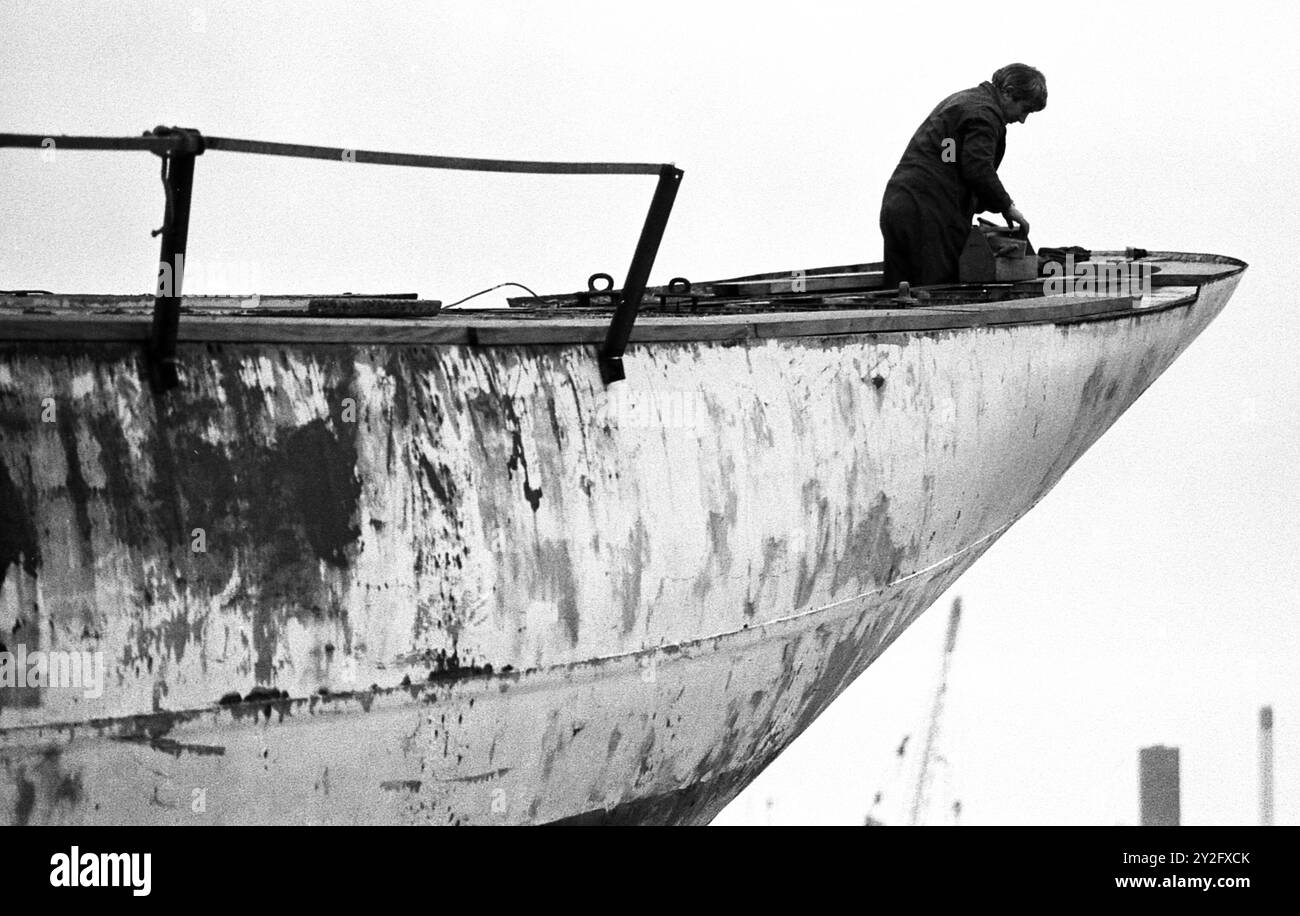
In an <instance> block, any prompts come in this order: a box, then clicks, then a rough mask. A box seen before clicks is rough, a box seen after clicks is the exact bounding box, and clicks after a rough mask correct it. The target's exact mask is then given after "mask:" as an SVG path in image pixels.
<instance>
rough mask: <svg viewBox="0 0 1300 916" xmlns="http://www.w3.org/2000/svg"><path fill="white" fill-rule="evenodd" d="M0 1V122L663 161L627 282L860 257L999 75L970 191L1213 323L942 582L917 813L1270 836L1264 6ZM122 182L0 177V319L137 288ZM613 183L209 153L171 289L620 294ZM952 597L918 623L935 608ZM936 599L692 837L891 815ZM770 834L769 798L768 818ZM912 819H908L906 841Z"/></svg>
mask: <svg viewBox="0 0 1300 916" xmlns="http://www.w3.org/2000/svg"><path fill="white" fill-rule="evenodd" d="M897 6H898V7H899V8H900V9H899V11H897V12H888V13H887V12H885V11H883V10H881V9H878V8H876V7H875V5H868V4H861V3H830V2H815V0H805V2H800V3H781V4H771V3H753V2H749V3H744V4H739V3H709V2H704V0H693V2H671V0H657V2H655V3H647V4H636V5H632V4H615V3H610V2H608V0H606V2H591V3H586V2H584V3H578V2H571V0H556V2H552V3H540V2H538V3H500V2H496V3H494V2H483V0H478V2H472V3H471V2H466V3H430V4H410V5H407V4H391V5H390V4H383V3H371V2H367V3H360V2H348V3H310V4H284V3H277V4H276V5H275V6H274V7H269V8H263V7H258V6H255V5H252V4H245V3H217V2H206V0H192V2H171V3H149V4H144V3H141V4H127V3H121V4H118V3H114V4H81V3H33V2H22V3H18V2H13V0H3V2H0V11H2V12H0V35H3V36H4V46H3V49H0V130H5V131H16V132H31V133H50V134H57V133H74V134H103V135H131V134H138V133H140V132H141V131H144V130H146V129H149V128H151V127H153V126H154V125H156V124H178V125H182V126H191V127H197V128H199V129H201V130H203V131H204V132H205V133H208V134H213V135H223V136H233V137H247V138H254V139H266V140H278V141H285V142H301V143H317V144H322V145H333V146H345V147H354V148H363V149H383V150H397V151H406V152H421V153H434V154H443V155H466V156H485V157H501V158H536V159H582V160H606V159H608V160H630V161H672V162H675V163H676V164H677V165H678V166H680V167H681V168H683V169H684V170H685V172H686V175H685V178H684V180H683V183H682V186H681V190H680V193H679V196H678V202H677V205H676V208H675V210H674V213H673V217H672V221H671V223H670V225H669V228H668V233H667V236H666V238H665V241H664V245H663V247H662V249H661V252H660V257H659V261H658V263H657V266H656V270H655V273H654V276H653V278H652V279H653V280H655V281H656V282H664V281H666V280H667V279H668V278H669V277H672V276H677V275H681V276H686V277H689V278H692V279H700V280H703V279H710V278H717V277H721V276H727V275H735V274H740V273H748V272H756V271H767V270H780V269H789V268H801V267H814V266H818V265H827V264H840V263H851V262H857V261H867V260H877V259H879V257H880V255H881V242H880V236H879V232H878V229H877V228H876V226H877V222H876V220H877V213H878V209H879V201H880V196H881V193H882V191H883V188H884V183H885V181H886V179H887V178H888V176H889V174H890V172H891V171H892V169H893V167H894V165H895V164H896V162H897V160H898V157H899V155H900V154H901V152H902V150H903V147H904V145H905V144H906V141H907V139H908V137H909V136H910V135H911V133H912V131H913V130H914V129H915V128H916V126H917V124H918V123H919V122H920V120H921V119H922V118H923V117H924V115H925V114H926V113H927V112H929V110H930V109H931V108H932V107H933V106H934V105H935V103H937V102H938V101H939V100H940V99H941V98H943V97H944V96H945V95H947V94H949V93H951V92H953V91H956V90H958V89H962V88H966V87H968V86H972V85H975V84H976V83H978V82H980V81H982V80H984V79H987V78H988V77H989V75H990V74H991V73H992V72H993V70H994V69H996V68H997V67H999V66H1001V65H1003V64H1006V63H1010V62H1012V61H1023V62H1025V63H1029V64H1033V65H1035V66H1037V67H1039V68H1040V69H1042V70H1043V71H1044V72H1045V74H1046V76H1047V82H1048V89H1049V104H1048V108H1047V110H1046V111H1044V112H1042V113H1039V114H1035V115H1031V116H1030V118H1029V121H1028V123H1027V124H1026V125H1012V126H1011V127H1010V128H1009V131H1008V133H1009V138H1008V152H1007V155H1006V159H1005V161H1004V163H1003V166H1002V169H1001V173H1000V174H1001V176H1002V178H1003V181H1004V183H1005V184H1006V186H1007V188H1008V190H1009V191H1010V193H1011V195H1012V196H1013V197H1014V198H1015V200H1016V202H1017V204H1018V206H1019V207H1020V209H1021V210H1022V211H1023V212H1024V213H1025V215H1026V217H1027V218H1028V219H1029V220H1030V222H1031V223H1032V225H1033V239H1034V242H1035V243H1036V244H1037V245H1040V246H1042V245H1072V244H1077V245H1082V246H1084V247H1088V248H1117V247H1118V248H1122V247H1124V246H1126V245H1136V246H1142V247H1147V248H1152V249H1172V250H1181V251H1202V252H1214V253H1220V254H1227V255H1232V256H1235V257H1239V258H1243V259H1245V260H1246V261H1248V262H1250V264H1251V268H1250V270H1249V271H1248V272H1247V274H1246V276H1245V278H1244V279H1243V281H1242V283H1241V285H1240V287H1239V289H1238V291H1237V294H1236V296H1235V297H1234V299H1233V300H1232V302H1231V303H1230V304H1229V306H1228V308H1227V310H1226V311H1225V312H1224V314H1223V315H1222V316H1221V317H1220V318H1219V319H1218V321H1217V322H1216V323H1215V324H1213V325H1212V326H1211V327H1210V328H1209V330H1208V331H1206V333H1205V334H1204V335H1203V336H1202V338H1201V339H1200V340H1199V341H1198V342H1197V343H1196V344H1195V345H1194V346H1193V347H1192V348H1191V349H1190V350H1189V351H1188V352H1187V353H1186V354H1185V355H1184V356H1183V357H1182V358H1181V359H1180V360H1179V361H1178V362H1177V363H1175V364H1174V366H1173V367H1172V368H1171V369H1170V370H1169V371H1168V372H1167V373H1166V374H1165V376H1164V377H1163V378H1161V379H1160V380H1159V381H1158V382H1157V383H1156V384H1155V385H1154V386H1153V387H1152V388H1151V389H1150V390H1149V391H1148V392H1147V393H1146V394H1145V395H1144V396H1143V397H1142V399H1141V400H1140V401H1139V402H1138V403H1137V404H1136V405H1135V406H1134V407H1133V408H1131V409H1130V410H1129V412H1128V413H1127V414H1126V415H1125V416H1124V417H1123V418H1121V419H1120V421H1119V422H1118V423H1117V424H1116V426H1115V427H1114V428H1113V429H1112V430H1111V431H1110V432H1109V433H1108V434H1107V435H1106V436H1104V437H1103V438H1102V440H1101V441H1100V442H1099V443H1098V444H1097V445H1096V446H1094V447H1093V449H1092V450H1091V451H1090V452H1089V453H1088V454H1087V455H1085V456H1084V458H1083V459H1082V460H1080V462H1079V463H1078V464H1077V465H1076V466H1075V468H1074V469H1073V470H1072V471H1071V472H1070V473H1068V474H1067V475H1066V477H1065V479H1064V480H1063V482H1062V483H1061V484H1060V485H1059V486H1058V487H1057V488H1056V490H1055V491H1054V492H1053V493H1052V494H1051V495H1049V496H1048V498H1047V499H1046V500H1044V501H1043V502H1042V503H1041V504H1040V505H1039V507H1038V508H1037V509H1035V510H1034V511H1033V512H1032V513H1031V514H1030V515H1029V516H1028V517H1027V518H1025V519H1024V520H1022V521H1021V522H1019V523H1018V524H1017V525H1016V526H1015V527H1014V528H1013V529H1012V530H1011V532H1010V533H1009V534H1007V535H1006V536H1004V537H1003V538H1002V540H1001V541H1000V542H999V543H998V544H997V545H996V546H994V547H993V549H991V550H990V551H989V552H988V553H987V554H986V555H985V556H984V558H983V559H981V560H980V561H979V562H978V563H977V564H976V565H975V566H974V568H973V569H972V570H971V571H969V572H968V573H967V574H966V575H965V577H963V578H962V579H961V580H960V581H959V583H958V585H957V586H956V588H955V589H954V594H956V593H960V594H961V595H962V596H963V598H964V602H965V607H966V615H965V619H964V621H963V625H962V631H961V634H960V637H959V639H958V643H957V649H956V654H955V656H954V659H953V668H952V676H951V682H950V693H949V700H948V708H947V714H946V716H945V719H944V722H943V733H942V739H941V753H942V756H943V758H944V759H945V760H946V762H947V763H946V766H944V767H943V768H942V772H941V775H940V779H939V780H938V783H937V790H936V795H937V796H938V797H940V798H941V799H948V798H960V800H961V801H962V804H963V817H962V821H963V823H988V824H1029V823H1050V824H1056V823H1060V824H1115V823H1133V822H1135V821H1136V818H1137V750H1138V748H1139V747H1140V746H1142V745H1145V744H1152V743H1166V744H1175V745H1178V746H1179V747H1181V748H1182V755H1183V756H1182V760H1183V816H1184V822H1185V823H1189V824H1234V823H1253V822H1254V820H1255V818H1256V811H1257V808H1256V763H1255V759H1256V751H1255V735H1256V733H1255V725H1256V714H1257V708H1258V707H1259V706H1260V705H1261V704H1263V703H1272V704H1273V705H1274V706H1275V709H1276V717H1277V718H1276V723H1277V765H1276V769H1277V779H1278V788H1277V819H1278V821H1279V822H1280V823H1296V822H1297V821H1300V798H1298V797H1297V792H1298V791H1300V778H1297V770H1298V768H1300V729H1297V725H1296V723H1297V720H1298V719H1300V686H1298V685H1300V678H1297V659H1298V658H1300V619H1298V615H1297V609H1298V602H1297V584H1298V583H1297V561H1296V556H1297V547H1298V546H1300V522H1297V518H1298V516H1300V513H1298V512H1297V509H1298V508H1300V506H1298V505H1297V492H1298V490H1300V488H1298V487H1297V480H1296V477H1297V472H1296V461H1295V457H1296V454H1297V446H1298V445H1300V408H1298V407H1297V405H1298V404H1300V398H1298V397H1297V395H1300V390H1298V389H1300V382H1298V381H1297V372H1296V364H1297V349H1296V343H1297V318H1296V309H1297V302H1296V296H1295V293H1294V288H1293V284H1294V271H1293V269H1291V268H1290V265H1289V263H1287V262H1286V260H1285V259H1286V258H1287V257H1288V256H1290V255H1291V253H1292V245H1293V243H1294V241H1295V240H1296V239H1297V238H1298V237H1300V233H1298V232H1297V228H1298V226H1297V223H1298V220H1297V216H1296V210H1297V206H1296V201H1297V200H1300V178H1298V177H1297V170H1296V167H1295V159H1294V157H1295V152H1296V150H1297V149H1298V148H1300V126H1298V125H1300V111H1298V110H1297V105H1296V101H1295V92H1296V87H1297V85H1300V65H1298V64H1297V55H1296V54H1295V53H1294V48H1295V46H1296V45H1297V43H1298V39H1300V35H1298V34H1297V31H1298V30H1297V27H1296V24H1295V23H1296V16H1295V14H1294V6H1293V5H1289V4H1286V3H1276V4H1235V5H1233V6H1231V7H1230V8H1224V7H1213V8H1211V7H1208V6H1205V7H1200V6H1198V5H1196V4H1192V3H1186V2H1178V3H1170V4H1165V5H1157V4H1141V5H1131V4H1114V5H1111V4H1106V3H1091V4H1088V5H1086V6H1078V5H1073V6H1069V5H1057V6H1052V5H1042V4H1039V5H1035V6H1028V7H1023V8H1019V9H1017V8H1015V7H1011V6H1007V5H1002V6H997V7H994V6H992V5H989V4H970V3H963V4H960V5H957V4H953V5H947V6H945V5H944V4H940V3H924V4H898V5H897ZM156 162H157V160H155V159H153V158H152V157H150V156H148V155H146V154H138V155H126V154H90V153H75V152H58V153H57V154H56V155H55V157H54V160H53V161H43V160H42V159H41V157H40V156H39V155H38V154H36V153H35V152H32V151H0V288H16V287H40V288H47V289H55V290H60V291H66V292H91V291H93V292H122V293H125V292H131V293H143V292H146V291H149V290H150V289H151V288H152V283H153V274H154V264H155V262H156V257H157V241H156V240H155V239H153V238H150V235H149V232H150V230H152V229H154V228H156V227H157V226H158V225H159V223H160V220H161V209H162V207H161V201H162V197H161V188H160V187H159V180H158V169H157V165H156ZM652 188H653V179H652V178H632V177H596V178H593V177H558V178H557V177H525V176H511V175H482V174H470V173H455V172H425V171H414V170H403V169H393V168H381V167H366V166H352V165H345V164H335V163H326V162H303V161H286V160H274V159H267V158H262V157H253V156H234V155H230V154H221V153H213V154H209V155H206V156H204V157H202V158H201V159H200V160H199V162H198V166H197V177H196V183H195V192H194V211H193V214H194V215H193V218H192V222H191V230H190V254H191V261H190V270H188V271H187V276H186V286H187V289H186V291H187V292H196V293H197V292H214V293H215V292H231V293H242V292H252V291H258V292H262V293H272V292H342V291H369V292H396V291H407V290H409V291H418V292H420V293H421V294H422V295H425V296H428V297H432V298H441V299H443V300H445V301H451V300H454V299H458V298H460V297H461V296H464V295H467V294H468V293H471V292H474V291H475V290H478V289H482V288H484V287H487V286H491V285H493V284H495V283H499V282H502V281H506V280H512V281H518V282H522V283H525V284H527V285H528V286H530V287H532V288H533V289H538V290H542V291H560V290H568V289H575V288H580V287H582V286H583V285H584V284H585V281H586V277H587V276H588V275H589V274H591V273H593V272H596V271H607V272H610V273H613V274H615V275H616V276H621V275H622V274H623V272H624V271H625V270H626V267H627V263H628V260H629V258H630V256H631V252H632V248H633V246H634V244H635V241H636V233H637V231H638V228H639V226H640V222H641V220H642V219H643V217H644V212H645V207H646V204H647V203H648V201H649V196H650V193H651V191H652ZM949 597H951V596H949ZM948 601H949V598H945V599H944V600H943V601H942V602H941V603H940V604H939V605H936V607H935V608H934V609H933V610H931V611H930V612H928V613H927V614H926V615H925V616H924V617H923V618H922V619H921V620H920V621H919V622H918V623H917V624H916V625H914V626H913V627H912V628H911V630H910V631H909V632H908V633H907V634H905V635H904V636H903V638H902V639H901V640H900V641H899V642H898V643H897V644H896V645H895V646H894V647H892V648H891V649H890V650H889V651H888V652H887V653H886V654H885V656H884V657H883V658H882V659H881V660H880V661H879V662H878V663H877V664H876V665H875V666H873V667H872V668H871V669H870V670H869V671H868V672H867V673H866V674H865V675H864V676H863V677H861V678H860V679H859V680H858V681H857V682H856V683H855V684H854V685H853V686H852V687H851V688H850V689H849V690H848V691H846V693H845V694H844V695H843V696H842V697H841V698H840V699H839V700H838V701H837V702H836V703H835V704H834V705H833V707H832V708H831V709H830V710H829V711H828V712H827V713H826V714H825V715H823V717H822V718H821V719H820V720H819V721H818V722H817V723H815V724H814V725H813V726H812V727H811V728H810V729H809V730H808V732H807V733H805V735H804V736H803V737H802V738H800V739H799V740H798V741H797V742H796V743H795V744H794V745H793V746H792V747H791V748H790V749H789V750H788V751H787V753H786V754H785V755H784V756H783V757H782V758H781V759H779V760H778V761H777V762H776V763H775V764H773V765H772V766H771V767H770V768H769V769H768V771H767V772H765V773H764V774H763V775H762V776H761V777H760V778H759V780H758V781H757V782H756V783H755V784H754V785H753V786H752V787H751V788H750V789H749V790H747V791H746V793H744V794H743V795H742V796H741V797H740V798H738V799H737V801H736V802H735V803H733V805H732V806H731V807H730V808H729V809H728V810H727V811H726V812H724V814H723V816H722V817H721V818H720V822H725V823H767V822H769V821H770V822H773V823H860V822H861V820H862V817H863V815H864V814H865V813H866V811H867V808H868V805H869V802H870V799H871V796H872V795H873V794H874V793H875V792H876V791H882V792H884V793H885V794H886V797H887V798H888V799H891V800H898V799H901V798H903V797H904V796H906V795H907V793H908V792H909V791H910V787H909V785H908V782H909V777H908V776H907V774H905V773H904V774H899V773H898V772H896V770H897V768H896V767H895V765H894V762H893V758H892V756H891V755H892V751H893V749H894V748H895V747H896V746H897V744H898V742H899V741H900V740H901V738H902V737H903V735H905V734H912V735H914V736H915V740H917V741H918V743H919V740H920V736H921V734H922V733H923V731H924V728H925V720H926V716H927V708H928V704H929V697H930V694H931V693H932V692H933V689H934V687H935V683H936V679H937V675H938V669H939V661H940V647H941V643H942V633H943V627H944V623H945V617H946V613H947V606H948ZM769 800H770V801H771V804H770V805H769V804H768V801H769ZM936 816H938V815H937V814H936Z"/></svg>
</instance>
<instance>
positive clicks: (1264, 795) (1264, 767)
mask: <svg viewBox="0 0 1300 916" xmlns="http://www.w3.org/2000/svg"><path fill="white" fill-rule="evenodd" d="M1259 824H1260V826H1261V827H1272V826H1273V707H1272V706H1261V707H1260V708H1259Z"/></svg>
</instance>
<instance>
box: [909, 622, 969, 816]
mask: <svg viewBox="0 0 1300 916" xmlns="http://www.w3.org/2000/svg"><path fill="white" fill-rule="evenodd" d="M960 623H961V598H960V597H957V598H954V599H953V601H952V610H951V611H949V612H948V634H947V636H946V637H945V638H944V641H943V665H942V667H941V668H940V669H939V686H938V687H937V688H936V689H935V691H934V705H933V706H932V707H931V708H930V727H929V728H928V729H927V730H926V733H925V749H924V750H923V751H922V752H921V771H920V773H919V774H918V775H917V777H916V792H915V793H914V794H913V795H912V817H911V820H910V823H911V825H912V826H913V827H916V826H918V825H919V824H920V823H921V819H922V817H923V816H924V814H925V811H926V810H927V808H928V802H929V800H930V780H931V779H933V778H934V769H935V767H934V765H935V764H936V763H937V762H938V760H937V751H936V749H935V744H936V742H937V740H938V737H939V725H940V723H941V722H942V720H943V701H944V698H945V697H946V696H947V693H948V668H949V667H950V665H951V664H952V650H953V649H954V648H955V647H956V645H957V627H958V625H959V624H960ZM953 809H954V813H955V814H957V815H958V816H960V814H961V802H957V803H955V804H954V805H953Z"/></svg>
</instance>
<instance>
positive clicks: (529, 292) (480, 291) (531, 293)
mask: <svg viewBox="0 0 1300 916" xmlns="http://www.w3.org/2000/svg"><path fill="white" fill-rule="evenodd" d="M503 286H517V287H519V288H520V289H522V290H523V291H524V292H526V293H527V294H528V295H530V296H532V297H533V298H534V299H536V298H537V293H535V292H533V291H532V290H531V289H529V288H528V287H526V286H524V285H523V284H522V283H511V282H506V283H498V284H497V285H496V286H489V287H488V288H487V289H481V290H479V291H478V292H477V293H471V294H470V295H468V296H466V297H465V298H464V299H457V300H456V301H455V302H453V303H452V304H451V305H444V306H443V308H444V309H451V308H455V307H456V306H458V305H460V304H461V303H462V302H468V301H469V300H471V299H476V298H478V297H479V296H481V295H483V294H484V293H490V292H492V290H494V289H500V288H501V287H503Z"/></svg>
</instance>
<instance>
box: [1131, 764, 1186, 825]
mask: <svg viewBox="0 0 1300 916" xmlns="http://www.w3.org/2000/svg"><path fill="white" fill-rule="evenodd" d="M1138 771H1139V775H1138V788H1139V792H1140V805H1141V812H1142V820H1141V822H1140V823H1141V824H1142V826H1143V827H1177V826H1178V824H1179V819H1180V816H1181V812H1180V810H1179V789H1178V748H1176V747H1165V746H1164V745H1163V744H1157V745H1155V746H1153V747H1144V748H1142V749H1141V750H1140V751H1138Z"/></svg>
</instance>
